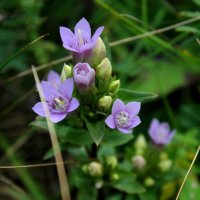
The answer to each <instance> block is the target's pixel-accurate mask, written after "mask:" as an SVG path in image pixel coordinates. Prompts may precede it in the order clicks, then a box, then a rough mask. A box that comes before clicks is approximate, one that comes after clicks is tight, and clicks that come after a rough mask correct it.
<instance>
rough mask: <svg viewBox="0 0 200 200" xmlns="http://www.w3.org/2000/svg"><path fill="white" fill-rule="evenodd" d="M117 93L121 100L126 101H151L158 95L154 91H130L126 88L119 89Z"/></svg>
mask: <svg viewBox="0 0 200 200" xmlns="http://www.w3.org/2000/svg"><path fill="white" fill-rule="evenodd" d="M117 95H118V97H119V98H120V99H121V100H123V101H127V102H128V101H139V102H147V101H152V100H154V99H156V98H157V97H158V95H157V94H154V93H150V92H139V91H132V90H128V89H119V91H118V93H117Z"/></svg>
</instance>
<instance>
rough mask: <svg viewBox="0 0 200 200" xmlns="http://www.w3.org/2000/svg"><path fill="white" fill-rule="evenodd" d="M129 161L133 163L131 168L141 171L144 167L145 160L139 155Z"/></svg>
mask: <svg viewBox="0 0 200 200" xmlns="http://www.w3.org/2000/svg"><path fill="white" fill-rule="evenodd" d="M131 161H132V163H133V167H134V168H136V169H138V170H141V169H142V168H144V166H145V165H146V160H145V158H144V157H143V156H140V155H137V156H133V157H132V159H131Z"/></svg>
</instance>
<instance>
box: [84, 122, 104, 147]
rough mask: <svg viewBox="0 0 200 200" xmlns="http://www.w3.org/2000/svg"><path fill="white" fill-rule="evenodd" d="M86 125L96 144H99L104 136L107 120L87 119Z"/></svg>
mask: <svg viewBox="0 0 200 200" xmlns="http://www.w3.org/2000/svg"><path fill="white" fill-rule="evenodd" d="M86 126H87V128H88V131H89V133H90V136H91V137H92V139H93V141H94V142H95V144H96V145H97V146H98V145H99V144H100V143H101V141H102V139H103V137H104V132H105V122H104V121H98V122H92V123H91V122H89V121H86Z"/></svg>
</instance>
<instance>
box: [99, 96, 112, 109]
mask: <svg viewBox="0 0 200 200" xmlns="http://www.w3.org/2000/svg"><path fill="white" fill-rule="evenodd" d="M111 104H112V97H111V96H104V97H101V98H100V99H99V100H98V107H99V108H100V109H102V110H108V109H109V108H110V106H111Z"/></svg>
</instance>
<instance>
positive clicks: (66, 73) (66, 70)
mask: <svg viewBox="0 0 200 200" xmlns="http://www.w3.org/2000/svg"><path fill="white" fill-rule="evenodd" d="M69 77H72V67H71V66H69V65H66V64H64V66H63V69H62V72H61V81H65V80H66V79H68V78H69Z"/></svg>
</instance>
